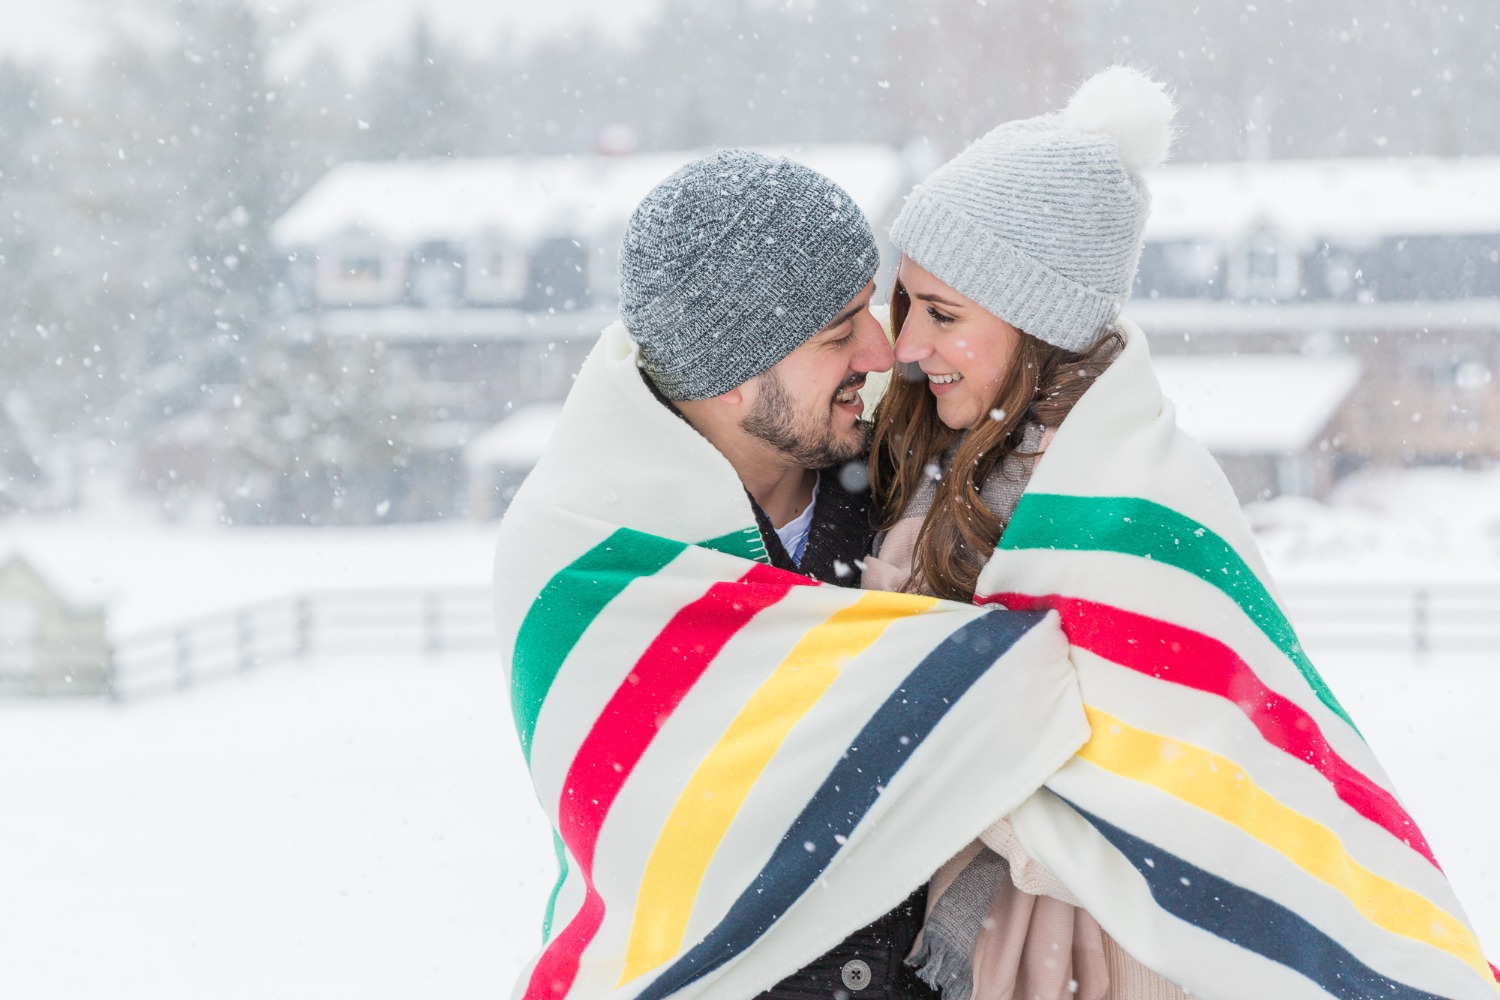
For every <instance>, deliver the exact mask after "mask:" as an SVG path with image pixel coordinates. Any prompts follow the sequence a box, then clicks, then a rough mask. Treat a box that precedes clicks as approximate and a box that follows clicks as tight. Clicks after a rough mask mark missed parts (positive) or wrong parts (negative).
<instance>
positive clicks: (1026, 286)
mask: <svg viewBox="0 0 1500 1000" xmlns="http://www.w3.org/2000/svg"><path fill="white" fill-rule="evenodd" d="M1173 112H1174V108H1173V104H1172V98H1171V97H1170V96H1168V94H1167V92H1166V89H1165V87H1163V86H1162V85H1161V84H1159V83H1156V82H1155V81H1153V80H1151V79H1150V78H1149V77H1147V76H1145V75H1144V74H1142V73H1141V72H1139V71H1138V70H1134V69H1131V68H1129V67H1126V66H1114V67H1111V68H1110V69H1107V70H1104V71H1103V72H1102V73H1099V74H1097V75H1095V76H1094V77H1092V78H1090V79H1089V80H1088V81H1087V82H1086V83H1084V84H1083V86H1081V87H1079V88H1078V91H1077V93H1075V94H1074V95H1073V98H1072V100H1071V101H1069V102H1068V106H1067V108H1066V109H1064V110H1063V111H1062V112H1060V113H1056V114H1049V115H1042V116H1040V117H1037V118H1028V119H1025V120H1023V121H1014V122H1007V123H1006V124H1004V125H1001V126H999V127H998V128H996V129H994V130H993V131H991V132H990V133H989V134H987V135H985V136H984V137H983V138H981V139H979V140H977V141H975V142H974V143H973V144H972V145H970V146H969V148H967V149H965V150H964V151H963V152H962V153H960V154H958V155H957V156H955V157H954V158H953V159H952V160H949V161H948V162H947V163H945V164H944V165H943V166H941V167H939V168H938V169H937V170H936V171H935V172H934V173H933V174H932V175H931V176H930V177H928V178H927V179H926V180H925V181H923V182H922V183H921V184H919V185H918V186H917V188H916V190H914V191H913V192H912V193H911V195H910V196H909V197H908V198H907V200H906V204H905V206H904V207H903V208H902V210H901V214H900V215H898V216H897V217H896V221H895V223H894V224H893V225H892V227H891V240H892V242H894V243H895V245H896V247H897V248H898V249H899V250H900V251H901V252H902V253H903V254H905V255H906V256H908V257H910V258H911V259H912V260H914V261H916V262H917V263H918V264H920V265H921V266H922V267H923V268H925V269H926V270H927V271H929V272H931V273H932V274H933V275H934V276H936V277H937V278H938V279H939V280H941V281H943V282H944V283H945V284H947V285H949V286H951V287H952V288H954V289H955V290H957V291H958V292H960V293H962V294H963V295H965V296H967V297H968V298H970V299H973V300H974V301H975V302H977V303H979V304H980V305H981V306H983V307H984V308H985V309H987V310H989V311H990V312H991V313H993V314H995V315H996V316H998V317H1000V318H1001V319H1003V320H1005V321H1006V322H1008V323H1010V324H1011V325H1012V326H1014V327H1016V328H1017V329H1019V330H1023V331H1025V332H1026V333H1029V334H1031V335H1032V336H1034V337H1037V338H1039V339H1041V340H1044V341H1046V342H1047V343H1049V344H1055V345H1056V346H1058V347H1062V348H1066V349H1068V350H1072V351H1083V350H1087V349H1088V348H1089V347H1091V346H1092V345H1093V344H1094V342H1095V341H1096V340H1097V339H1098V338H1099V336H1100V334H1102V333H1103V332H1104V331H1105V330H1106V329H1108V328H1109V326H1110V325H1111V324H1113V323H1114V321H1115V319H1116V317H1117V316H1118V315H1119V313H1120V309H1121V308H1122V307H1123V306H1124V304H1125V300H1126V299H1127V298H1129V297H1130V288H1131V285H1132V284H1133V283H1134V281H1135V270H1136V265H1137V264H1138V263H1139V261H1140V251H1141V234H1142V232H1143V231H1144V230H1145V227H1146V216H1147V215H1148V214H1149V212H1150V208H1151V195H1150V192H1148V191H1147V190H1146V185H1145V183H1144V182H1143V181H1142V179H1141V176H1140V172H1141V171H1142V170H1145V169H1147V168H1149V167H1153V166H1156V165H1157V164H1159V163H1161V162H1162V161H1163V160H1165V159H1166V156H1167V151H1168V148H1169V147H1170V145H1171V141H1172V115H1173Z"/></svg>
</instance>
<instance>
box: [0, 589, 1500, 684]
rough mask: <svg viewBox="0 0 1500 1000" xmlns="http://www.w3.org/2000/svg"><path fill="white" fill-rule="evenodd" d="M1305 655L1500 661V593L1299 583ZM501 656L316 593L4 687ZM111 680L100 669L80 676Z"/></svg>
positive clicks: (475, 636)
mask: <svg viewBox="0 0 1500 1000" xmlns="http://www.w3.org/2000/svg"><path fill="white" fill-rule="evenodd" d="M1281 596H1282V599H1283V600H1284V602H1285V604H1286V606H1287V609H1288V613H1289V615H1290V616H1291V619H1292V624H1293V625H1294V627H1295V628H1296V629H1297V634H1298V637H1299V638H1300V639H1301V641H1302V643H1303V644H1304V645H1305V646H1307V647H1308V648H1309V649H1311V650H1312V651H1313V652H1314V653H1316V652H1318V651H1320V650H1364V649H1368V650H1372V651H1373V650H1395V649H1403V650H1409V651H1412V652H1416V653H1426V652H1437V653H1441V652H1460V651H1475V650H1485V649H1500V583H1451V582H1450V583H1434V584H1420V585H1407V584H1393V583H1293V584H1291V585H1289V586H1285V587H1283V588H1282V595H1281ZM494 646H495V635H494V621H493V617H492V612H491V603H490V588H489V587H488V586H473V587H443V588H429V589H420V588H410V589H385V588H381V589H376V588H370V589H359V590H353V589H351V590H335V591H316V592H310V593H307V594H302V595H298V596H292V597H286V598H281V599H278V600H269V601H262V602H259V603H256V604H250V605H246V606H244V607H241V608H236V609H233V610H230V611H224V612H220V613H217V614H211V615H204V616H202V617H198V618H193V619H190V620H187V621H183V622H180V623H177V624H173V625H171V626H167V627H162V628H155V629H151V630H149V631H145V632H140V633H137V634H135V635H131V636H128V637H126V638H123V639H121V640H119V641H117V642H116V643H115V644H114V646H113V649H112V650H111V653H110V656H109V660H108V663H107V664H106V670H105V671H104V672H103V676H104V678H105V681H106V682H105V690H104V691H102V692H101V691H99V690H97V689H93V690H87V691H86V690H84V689H83V688H81V687H79V686H75V685H73V684H72V681H71V679H69V680H68V681H67V682H66V683H61V684H59V683H53V684H52V685H51V686H50V687H47V686H43V685H40V684H36V683H30V682H27V681H26V680H25V679H24V678H18V677H0V694H39V693H48V694H58V693H91V694H100V693H103V694H107V695H109V696H111V697H113V698H116V699H119V700H128V699H134V698H141V697H146V696H149V695H153V694H161V693H165V692H169V691H176V690H182V689H185V688H189V687H193V686H196V685H198V684H201V683H205V682H208V681H211V680H214V679H216V678H222V677H228V676H233V675H236V674H241V673H245V672H247V671H252V670H255V669H256V668H258V667H261V666H264V665H267V664H272V663H283V662H287V661H296V660H300V659H305V658H307V657H308V656H310V655H313V654H316V655H320V656H326V655H343V654H349V655H355V654H372V653H381V654H384V653H404V654H409V655H413V656H422V655H438V654H440V653H443V652H447V651H460V650H479V649H488V648H493V647H494ZM79 666H80V668H86V669H80V671H79V674H80V676H82V675H84V674H85V673H87V674H88V675H89V676H99V674H100V671H99V664H98V662H97V660H96V661H94V662H93V663H90V664H80V665H79Z"/></svg>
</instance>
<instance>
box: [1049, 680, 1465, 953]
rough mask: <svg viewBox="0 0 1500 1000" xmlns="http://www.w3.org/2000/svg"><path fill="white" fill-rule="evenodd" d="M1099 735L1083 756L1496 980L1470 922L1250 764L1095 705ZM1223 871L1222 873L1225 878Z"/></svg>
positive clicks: (1382, 923) (1092, 718) (1091, 711)
mask: <svg viewBox="0 0 1500 1000" xmlns="http://www.w3.org/2000/svg"><path fill="white" fill-rule="evenodd" d="M1085 711H1086V712H1087V714H1088V718H1089V724H1090V725H1091V726H1092V727H1093V735H1092V737H1091V738H1090V739H1089V742H1088V743H1087V744H1085V745H1084V747H1083V749H1081V750H1079V751H1078V756H1080V757H1082V758H1083V759H1085V760H1088V761H1090V762H1092V763H1094V764H1097V765H1098V766H1099V767H1102V768H1104V769H1105V770H1107V771H1110V772H1112V773H1114V774H1118V775H1120V776H1121V777H1124V778H1129V779H1132V780H1134V781H1139V782H1142V783H1144V784H1147V785H1151V786H1152V787H1154V788H1158V789H1160V790H1161V791H1163V792H1166V793H1167V794H1168V795H1171V796H1173V797H1175V798H1177V799H1180V800H1181V801H1183V802H1185V803H1187V804H1189V805H1191V806H1195V807H1197V808H1198V809H1201V810H1203V811H1204V812H1207V813H1210V814H1211V815H1214V816H1217V817H1219V818H1220V819H1222V820H1224V821H1225V822H1226V823H1230V824H1232V825H1234V826H1235V827H1238V828H1239V829H1240V830H1242V831H1244V832H1245V833H1246V834H1248V835H1250V836H1252V837H1254V838H1255V839H1256V840H1259V841H1260V842H1261V843H1263V844H1265V845H1267V846H1268V847H1270V848H1272V849H1273V850H1276V851H1278V852H1280V853H1281V854H1282V855H1284V856H1285V857H1286V858H1287V859H1288V860H1289V861H1291V862H1292V863H1293V864H1295V865H1297V866H1298V867H1299V868H1301V869H1303V870H1304V871H1306V872H1307V873H1308V874H1310V875H1312V876H1313V877H1315V878H1317V879H1318V880H1320V881H1322V882H1324V883H1326V884H1327V885H1329V886H1331V887H1333V888H1334V889H1336V890H1338V891H1339V892H1340V893H1342V894H1343V895H1344V896H1345V897H1346V898H1347V899H1348V900H1349V902H1350V904H1351V905H1353V906H1354V908H1355V909H1356V910H1358V911H1359V912H1360V913H1361V914H1363V915H1364V916H1365V918H1366V919H1368V920H1369V921H1370V922H1371V923H1374V924H1376V925H1377V926H1379V927H1382V928H1384V929H1386V930H1388V931H1391V932H1393V933H1395V934H1399V935H1402V936H1404V937H1408V938H1411V939H1413V940H1416V941H1421V942H1424V943H1426V944H1430V945H1432V946H1434V947H1436V948H1440V949H1442V950H1443V951H1446V952H1448V953H1449V954H1452V955H1453V956H1455V957H1457V958H1459V959H1461V960H1463V961H1464V962H1465V963H1466V964H1468V965H1469V966H1470V967H1472V968H1474V969H1476V970H1478V971H1479V972H1481V973H1482V974H1485V975H1488V974H1489V973H1488V970H1487V969H1485V967H1484V964H1483V962H1482V961H1481V960H1480V959H1479V958H1478V956H1479V955H1480V949H1479V943H1478V942H1477V941H1476V940H1475V939H1474V937H1473V935H1472V934H1471V933H1470V932H1469V929H1468V928H1467V927H1465V926H1464V924H1463V923H1462V922H1461V921H1459V920H1456V919H1454V918H1453V917H1452V916H1450V915H1449V914H1448V913H1446V912H1444V911H1443V910H1441V909H1439V908H1438V907H1437V906H1435V905H1434V904H1433V903H1432V902H1431V901H1430V900H1429V899H1427V897H1425V896H1422V895H1420V894H1418V893H1416V892H1413V891H1412V890H1410V889H1408V888H1406V887H1405V886H1403V885H1400V884H1399V883H1396V882H1393V881H1391V880H1390V879H1387V878H1385V877H1383V876H1381V875H1377V874H1376V873H1375V872H1372V871H1370V870H1369V869H1368V868H1366V867H1364V866H1363V865H1361V864H1360V863H1359V862H1358V861H1356V860H1355V859H1354V858H1352V857H1351V856H1350V855H1349V853H1348V851H1347V850H1345V848H1344V843H1343V841H1342V840H1340V839H1339V837H1338V835H1337V834H1335V833H1334V832H1333V831H1332V830H1330V829H1328V827H1326V826H1324V825H1323V824H1321V823H1319V822H1317V821H1316V820H1314V819H1312V818H1310V817H1308V816H1305V815H1303V814H1302V813H1299V812H1297V811H1296V810H1294V809H1291V808H1290V807H1288V806H1286V805H1285V804H1283V803H1282V802H1281V801H1280V800H1278V799H1277V798H1276V797H1275V796H1273V795H1272V794H1271V793H1269V792H1267V791H1266V790H1265V789H1263V788H1261V787H1260V786H1259V785H1257V784H1256V783H1255V782H1254V781H1252V780H1251V779H1250V776H1249V774H1248V773H1247V772H1246V771H1245V769H1244V768H1243V767H1241V766H1240V765H1239V764H1237V763H1235V762H1234V761H1233V760H1230V759H1229V758H1227V757H1223V756H1220V755H1219V754H1216V753H1214V752H1212V751H1210V750H1206V749H1204V748H1203V747H1199V746H1194V745H1193V744H1191V743H1183V742H1181V741H1179V740H1174V739H1172V738H1170V737H1167V736H1162V735H1159V734H1157V733H1151V732H1147V731H1145V730H1142V729H1136V728H1135V727H1133V726H1130V725H1128V724H1127V723H1125V722H1123V721H1121V720H1120V719H1118V718H1116V717H1115V716H1113V715H1111V714H1109V713H1108V712H1105V711H1103V710H1102V709H1099V708H1096V707H1094V706H1092V705H1088V706H1085ZM1220 874H1222V873H1220Z"/></svg>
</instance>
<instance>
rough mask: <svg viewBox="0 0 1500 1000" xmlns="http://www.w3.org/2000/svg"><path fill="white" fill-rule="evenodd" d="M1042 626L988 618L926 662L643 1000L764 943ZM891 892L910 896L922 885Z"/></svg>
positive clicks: (1024, 615) (1026, 615)
mask: <svg viewBox="0 0 1500 1000" xmlns="http://www.w3.org/2000/svg"><path fill="white" fill-rule="evenodd" d="M1043 617H1044V613H1043V612H1021V611H995V612H991V613H989V614H986V615H981V616H980V617H979V618H976V619H974V620H973V621H970V622H968V623H967V624H965V625H964V626H962V627H961V628H958V629H956V630H955V631H954V632H953V633H952V634H951V635H949V636H948V637H947V638H946V639H944V640H943V641H942V642H941V643H939V644H938V646H937V647H936V648H935V649H933V650H932V652H930V653H928V654H927V656H926V657H925V658H923V660H922V662H921V663H919V664H917V666H916V668H915V669H913V670H912V672H911V673H910V674H908V675H907V676H906V679H905V680H903V681H902V682H901V686H900V687H898V688H897V689H896V691H895V692H894V693H893V694H891V696H890V697H889V698H887V699H886V700H885V702H884V703H883V704H882V705H881V706H880V707H879V708H878V709H877V710H876V712H875V714H874V715H873V716H871V718H870V721H869V722H867V723H866V724H865V725H864V727H863V728H862V729H861V730H860V732H859V735H858V736H857V737H856V738H855V740H854V742H853V743H852V744H851V745H850V747H849V749H848V750H847V751H845V753H844V755H843V757H842V759H840V761H839V762H838V764H836V765H835V766H834V768H833V770H832V771H831V772H830V773H829V775H828V777H827V778H826V779H824V781H823V783H822V785H821V786H819V788H818V790H817V792H815V793H814V794H813V796H812V798H811V800H809V802H808V803H807V806H806V807H805V808H804V809H803V810H802V813H801V814H800V815H799V816H798V817H797V818H796V820H795V821H793V823H792V825H791V827H790V828H789V829H788V830H787V832H786V833H785V834H784V835H783V836H782V838H781V843H780V845H779V846H778V847H777V848H776V850H775V851H774V852H773V853H772V855H771V859H770V860H769V861H768V862H767V863H766V866H765V867H764V868H762V869H761V871H760V873H759V874H758V875H757V876H756V877H755V880H754V881H753V882H752V883H751V884H750V887H749V888H748V889H746V890H745V892H744V893H743V894H742V895H741V896H740V897H739V899H737V900H736V901H735V902H734V904H733V905H732V906H730V908H729V912H728V913H727V914H725V916H724V919H723V920H721V921H720V922H719V924H718V925H717V926H716V927H714V929H713V930H711V931H710V932H709V933H708V935H707V936H706V937H705V938H704V939H703V940H702V941H700V942H699V943H698V944H697V945H695V946H693V947H692V948H691V949H689V950H688V951H687V953H686V954H684V955H683V956H682V957H681V958H679V959H678V960H677V961H676V962H674V963H673V964H672V965H670V966H669V967H667V969H666V970H665V971H664V972H662V974H661V975H660V976H658V977H657V978H656V979H655V981H653V982H652V983H651V984H650V985H649V986H647V987H646V988H645V989H644V990H642V991H641V993H640V994H639V1000H663V998H665V997H669V996H671V995H672V994H673V993H675V992H676V991H678V990H680V989H682V988H683V987H684V986H687V985H688V984H690V983H693V982H695V981H697V980H698V979H701V978H702V977H704V976H706V975H708V974H709V973H710V972H713V971H714V970H715V969H718V968H720V967H721V966H723V965H724V964H725V963H726V962H728V961H729V960H730V959H732V958H734V957H735V956H737V955H739V954H741V953H742V952H744V951H745V950H746V949H747V948H749V947H750V946H751V945H753V944H754V943H755V942H756V941H757V940H759V939H760V936H761V935H762V934H764V933H765V932H766V930H767V929H768V928H769V927H770V926H771V925H772V924H774V923H775V922H776V921H777V920H779V919H781V916H782V915H783V914H784V913H786V911H787V910H788V909H790V908H791V905H792V904H793V903H795V902H796V901H797V900H798V899H799V898H801V896H802V894H803V893H804V892H806V891H807V890H808V889H809V888H810V887H811V886H812V885H813V884H814V883H815V882H817V880H818V879H819V878H821V877H822V875H823V872H824V871H826V870H827V868H828V866H829V864H830V863H832V861H833V859H834V857H835V855H837V853H838V852H839V850H840V849H841V848H842V846H843V844H844V843H845V842H846V841H847V840H848V838H849V836H850V835H851V834H852V833H853V832H854V829H855V827H857V826H858V825H859V823H860V820H862V819H863V818H864V817H865V815H866V814H867V813H868V812H869V811H870V809H871V807H872V806H874V804H875V802H876V801H877V800H878V799H879V798H880V795H881V793H882V792H883V791H884V790H885V787H886V786H887V785H888V784H890V782H891V780H892V779H893V778H894V777H895V776H896V773H897V772H898V771H899V770H900V769H901V767H902V765H903V764H905V763H906V761H907V760H909V759H910V757H911V755H912V753H913V752H914V751H915V750H916V749H917V747H919V746H921V745H922V742H923V741H924V740H926V738H927V737H928V736H929V735H930V734H931V733H932V731H933V730H934V729H936V728H937V725H938V723H940V722H941V721H942V720H943V717H944V716H945V715H947V713H948V710H949V709H950V708H952V707H953V706H954V705H956V704H957V703H958V702H959V701H960V700H961V699H962V698H963V696H964V695H965V694H966V693H967V692H968V690H969V688H971V687H972V686H973V685H974V683H975V682H976V681H978V680H979V678H980V677H982V676H983V675H984V674H985V672H986V671H987V670H989V669H990V667H991V666H992V665H994V663H995V661H997V660H999V659H1000V658H1001V656H1003V655H1004V654H1005V653H1006V652H1007V651H1009V649H1010V648H1011V646H1013V645H1014V644H1015V643H1016V642H1017V640H1019V639H1020V638H1021V637H1022V636H1024V635H1025V634H1026V633H1027V632H1029V631H1031V629H1032V628H1033V627H1034V626H1035V625H1036V624H1037V622H1039V621H1041V620H1042V618H1043ZM892 888H893V892H894V890H895V889H897V888H899V889H900V890H901V891H903V892H907V891H910V890H911V889H914V888H915V886H899V887H892ZM856 929H857V928H853V927H851V928H849V930H851V931H853V930H856ZM794 971H796V970H793V969H788V970H787V972H788V974H790V973H791V972H794Z"/></svg>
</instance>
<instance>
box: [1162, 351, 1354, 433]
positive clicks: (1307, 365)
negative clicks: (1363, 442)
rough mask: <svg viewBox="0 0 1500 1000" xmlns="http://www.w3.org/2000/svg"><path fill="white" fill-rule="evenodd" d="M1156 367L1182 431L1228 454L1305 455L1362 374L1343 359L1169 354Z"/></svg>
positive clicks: (1334, 357) (1352, 363)
mask: <svg viewBox="0 0 1500 1000" xmlns="http://www.w3.org/2000/svg"><path fill="white" fill-rule="evenodd" d="M1152 364H1153V366H1154V367H1155V368H1156V375H1157V378H1158V379H1159V380H1160V382H1161V387H1162V391H1163V392H1164V393H1165V394H1166V395H1167V397H1168V398H1169V399H1171V400H1172V402H1173V404H1174V405H1175V406H1176V408H1177V426H1179V427H1181V428H1182V429H1183V430H1184V431H1186V432H1187V433H1188V434H1190V435H1192V437H1194V438H1196V439H1197V440H1198V441H1199V442H1200V443H1201V444H1203V446H1204V447H1206V448H1207V449H1208V450H1209V451H1212V452H1215V453H1217V454H1223V455H1264V454H1278V453H1294V452H1299V451H1302V450H1304V449H1306V448H1308V447H1309V446H1311V445H1312V443H1313V442H1314V441H1315V440H1316V439H1317V437H1318V435H1319V434H1321V433H1322V432H1323V430H1324V429H1325V428H1326V427H1327V426H1328V422H1329V420H1331V419H1332V418H1333V415H1334V412H1335V411H1337V410H1338V408H1339V406H1340V405H1341V404H1342V403H1343V402H1344V399H1345V398H1346V397H1347V396H1348V395H1349V392H1350V391H1351V390H1352V389H1353V388H1354V385H1355V383H1357V382H1358V381H1359V375H1360V364H1359V362H1358V361H1357V360H1355V359H1354V358H1351V357H1345V356H1342V355H1334V356H1328V357H1304V356H1297V355H1282V354H1275V355H1272V354H1195V355H1168V356H1166V357H1155V358H1153V359H1152Z"/></svg>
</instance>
